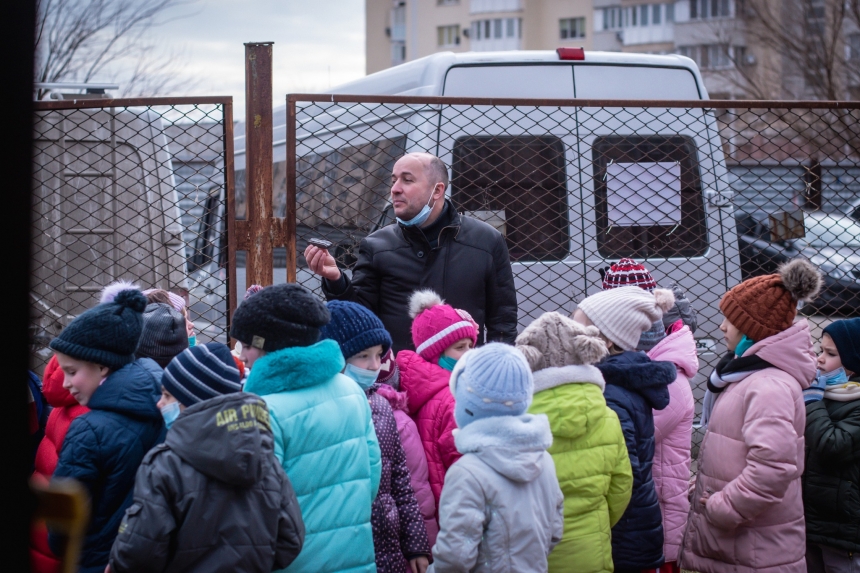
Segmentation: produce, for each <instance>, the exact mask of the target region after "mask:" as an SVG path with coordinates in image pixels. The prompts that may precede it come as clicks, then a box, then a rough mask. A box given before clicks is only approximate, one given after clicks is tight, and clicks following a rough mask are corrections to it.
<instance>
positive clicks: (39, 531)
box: [30, 356, 90, 573]
mask: <svg viewBox="0 0 860 573" xmlns="http://www.w3.org/2000/svg"><path fill="white" fill-rule="evenodd" d="M65 379H66V375H65V373H64V372H63V371H62V370H61V369H60V365H59V364H58V363H57V357H56V356H51V359H50V360H48V364H47V365H46V366H45V375H44V378H43V381H42V391H43V393H44V395H45V399H46V400H47V401H48V404H50V405H51V406H52V407H53V410H51V413H50V414H48V424H47V426H46V427H45V437H44V438H42V441H41V442H40V443H39V449H38V450H37V451H36V467H35V471H34V472H33V478H34V479H36V480H39V481H42V482H44V483H47V482H48V481H49V480H50V479H51V476H53V475H54V469H55V468H56V467H57V460H58V459H59V457H60V450H61V449H62V447H63V441H64V440H65V439H66V433H67V432H68V431H69V426H70V425H71V423H72V420H74V419H75V418H77V417H78V416H80V415H81V414H86V413H87V412H89V411H90V409H89V408H87V407H86V406H81V405H80V404H78V401H77V400H75V398H74V397H73V396H72V395H71V394H70V393H69V391H68V390H67V389H65V388H64V387H63V382H64V381H65ZM30 542H31V546H30V570H31V571H33V572H34V573H59V572H60V561H59V560H58V559H57V558H56V556H55V555H54V553H53V552H52V551H51V548H50V547H49V546H48V530H47V529H46V528H45V526H44V524H40V525H39V526H36V527H34V528H33V532H32V534H31V536H30Z"/></svg>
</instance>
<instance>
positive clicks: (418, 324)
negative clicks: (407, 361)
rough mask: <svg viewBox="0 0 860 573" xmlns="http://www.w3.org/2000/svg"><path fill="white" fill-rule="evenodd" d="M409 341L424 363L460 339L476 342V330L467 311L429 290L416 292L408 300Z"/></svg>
mask: <svg viewBox="0 0 860 573" xmlns="http://www.w3.org/2000/svg"><path fill="white" fill-rule="evenodd" d="M409 316H411V317H412V319H413V320H412V343H413V344H415V351H416V352H417V353H418V355H419V356H421V358H423V359H424V360H426V361H427V362H432V363H434V364H435V363H436V362H437V361H438V360H439V357H440V356H441V355H442V353H443V352H445V350H446V349H447V348H448V347H449V346H451V345H452V344H454V343H455V342H457V341H458V340H462V339H463V338H469V339H471V341H472V344H477V342H478V330H477V328H476V327H475V321H474V320H472V317H471V316H469V313H467V312H466V311H462V310H457V309H455V308H454V307H452V306H450V305H447V304H445V302H444V301H443V300H442V299H441V298H439V295H438V294H436V293H435V292H433V291H432V290H422V291H418V292H416V293H415V294H413V295H412V297H411V298H410V299H409Z"/></svg>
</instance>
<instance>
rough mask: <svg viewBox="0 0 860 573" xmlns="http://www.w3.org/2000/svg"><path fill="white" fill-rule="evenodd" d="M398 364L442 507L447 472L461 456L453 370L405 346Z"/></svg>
mask: <svg viewBox="0 0 860 573" xmlns="http://www.w3.org/2000/svg"><path fill="white" fill-rule="evenodd" d="M397 365H398V366H399V367H400V389H401V390H403V391H404V392H406V396H407V397H408V403H409V412H410V413H411V415H412V419H413V420H415V425H417V426H418V433H419V434H420V435H421V442H422V443H423V444H424V453H425V454H426V455H427V469H428V470H429V473H430V490H431V491H432V492H433V497H434V498H435V500H436V508H437V509H438V507H439V496H440V495H442V485H443V484H444V483H445V472H447V471H448V468H450V467H451V466H452V465H454V462H456V461H457V460H459V459H460V452H458V451H457V447H456V446H455V445H454V434H453V433H452V432H453V431H454V429H455V428H456V427H457V423H456V422H455V421H454V395H453V394H451V390H450V388H449V387H448V381H449V380H450V378H451V373H450V372H448V371H447V370H445V369H444V368H442V367H441V366H438V365H436V364H431V363H430V362H427V361H426V360H424V359H423V358H421V357H420V356H419V355H417V354H415V353H414V352H412V351H411V350H401V351H400V352H399V353H398V354H397Z"/></svg>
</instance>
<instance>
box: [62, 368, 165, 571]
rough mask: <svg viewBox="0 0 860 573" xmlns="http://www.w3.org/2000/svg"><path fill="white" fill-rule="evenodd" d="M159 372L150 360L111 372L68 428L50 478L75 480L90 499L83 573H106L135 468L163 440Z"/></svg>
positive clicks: (132, 485)
mask: <svg viewBox="0 0 860 573" xmlns="http://www.w3.org/2000/svg"><path fill="white" fill-rule="evenodd" d="M162 373H163V370H162V369H161V368H159V366H158V364H156V363H155V362H154V361H153V360H152V359H150V358H141V359H140V360H137V361H135V362H132V363H131V364H127V365H125V366H123V367H122V368H120V369H119V370H117V371H115V372H112V373H111V374H109V375H108V377H107V379H106V380H105V381H104V383H103V384H102V385H101V386H99V387H98V389H96V391H95V392H94V393H93V395H92V397H91V398H90V400H89V402H88V403H87V406H88V407H89V408H90V411H89V412H87V413H86V414H83V415H82V416H78V417H77V418H75V420H74V421H73V422H72V424H71V426H69V432H68V433H67V434H66V439H65V441H64V442H63V448H62V450H60V459H59V461H58V462H57V469H56V470H55V471H54V476H53V477H54V478H74V479H76V480H78V481H80V482H81V484H83V485H84V487H86V489H87V491H88V492H89V495H90V524H89V528H88V529H87V535H86V538H85V539H84V546H83V548H82V549H83V550H82V552H81V561H80V571H81V573H91V572H92V573H96V572H98V573H101V572H102V571H104V569H105V566H106V565H107V564H108V558H109V557H110V550H111V546H112V545H113V542H114V539H115V538H116V536H117V531H118V530H119V524H120V522H121V521H122V517H123V515H125V510H126V509H128V508H129V506H130V505H131V503H132V493H133V491H134V477H135V474H136V473H137V468H138V466H140V463H141V461H143V457H144V456H145V455H146V453H147V452H148V451H149V450H150V449H151V448H152V447H153V446H156V445H158V444H160V443H161V442H162V441H164V436H165V433H166V430H165V428H164V419H163V418H162V416H161V412H160V411H159V410H158V407H157V406H156V402H158V399H159V396H160V394H161V389H160V388H161V375H162ZM49 541H51V546H52V547H51V548H52V549H53V550H54V552H55V553H56V552H57V550H58V549H60V548H59V547H58V546H56V542H57V541H58V540H57V539H56V538H55V537H54V536H53V535H52V536H50V538H49ZM58 554H59V553H58Z"/></svg>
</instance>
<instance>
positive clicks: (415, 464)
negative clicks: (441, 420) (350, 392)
mask: <svg viewBox="0 0 860 573" xmlns="http://www.w3.org/2000/svg"><path fill="white" fill-rule="evenodd" d="M376 393H377V394H379V395H380V396H382V397H384V398H385V399H386V400H388V403H389V404H391V409H392V410H394V421H395V422H396V423H397V433H398V434H400V443H401V444H403V451H404V452H405V453H406V467H408V468H409V475H410V476H411V478H412V490H413V491H414V492H415V499H417V500H418V508H419V509H420V510H421V515H422V516H423V517H424V527H425V528H426V529H427V539H428V540H429V541H430V547H433V545H434V544H435V543H436V536H437V535H438V534H439V524H438V523H437V522H436V500H435V499H434V498H433V492H432V491H431V490H430V481H429V476H428V472H427V456H425V455H424V446H423V445H422V444H421V436H420V435H419V434H418V427H417V426H416V425H415V422H413V421H412V418H410V417H409V414H407V413H406V412H407V410H406V408H407V398H406V393H405V392H398V391H397V390H395V389H394V388H392V387H391V386H388V385H387V384H380V386H379V389H378V390H377V391H376Z"/></svg>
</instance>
